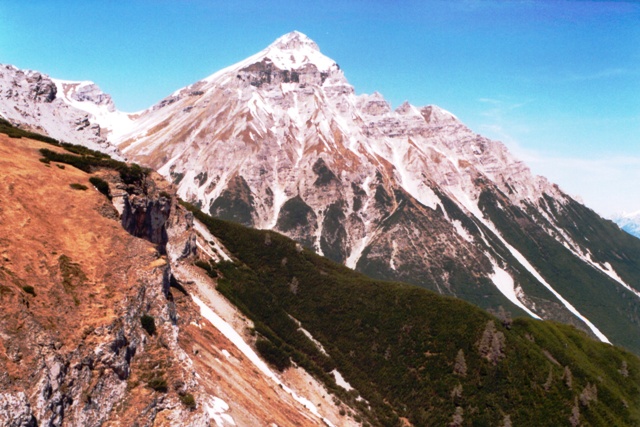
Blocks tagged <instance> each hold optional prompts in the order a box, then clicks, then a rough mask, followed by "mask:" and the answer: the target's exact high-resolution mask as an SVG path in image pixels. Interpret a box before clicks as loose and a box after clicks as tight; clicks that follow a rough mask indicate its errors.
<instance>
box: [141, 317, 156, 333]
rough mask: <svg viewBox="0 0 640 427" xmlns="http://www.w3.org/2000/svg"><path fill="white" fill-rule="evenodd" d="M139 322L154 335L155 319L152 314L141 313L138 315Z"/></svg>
mask: <svg viewBox="0 0 640 427" xmlns="http://www.w3.org/2000/svg"><path fill="white" fill-rule="evenodd" d="M140 324H141V325H142V329H144V330H145V331H147V333H148V334H149V335H155V333H156V319H154V317H153V316H150V315H148V314H143V315H142V317H140Z"/></svg>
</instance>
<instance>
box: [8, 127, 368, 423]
mask: <svg viewBox="0 0 640 427" xmlns="http://www.w3.org/2000/svg"><path fill="white" fill-rule="evenodd" d="M12 135H13V137H12V138H9V137H8V136H6V135H3V134H0V167H1V168H2V179H1V180H0V199H2V201H3V202H2V206H1V207H0V235H1V236H3V237H2V238H0V425H2V426H11V427H14V426H16V427H18V426H20V427H35V426H51V427H53V426H106V425H109V426H116V425H127V426H140V427H142V426H160V425H162V426H184V425H189V426H210V425H216V426H220V427H221V426H232V425H241V426H249V425H274V424H276V425H279V426H294V425H295V426H300V425H305V426H306V425H309V426H313V425H358V423H356V422H355V421H354V420H353V418H352V417H349V416H348V415H346V414H345V412H344V411H345V410H348V411H349V413H352V414H353V413H354V412H352V411H351V410H350V409H348V407H347V406H345V405H343V404H341V403H340V400H339V399H338V398H333V397H332V396H331V395H330V394H329V393H328V392H327V390H326V388H325V387H324V386H323V385H321V384H320V383H318V381H317V380H315V379H314V378H312V377H311V376H310V375H309V374H307V373H306V372H305V371H303V370H302V369H299V368H292V369H289V370H287V372H286V373H284V374H280V373H278V374H276V373H274V372H275V370H272V368H270V367H268V366H267V365H266V364H265V363H264V362H262V360H261V359H259V358H258V356H257V355H256V352H255V350H253V347H251V345H252V342H253V341H255V338H254V337H252V336H251V335H250V334H249V332H248V331H249V330H250V329H251V328H252V327H253V324H252V322H251V321H249V320H247V319H246V318H245V317H244V316H242V315H241V314H240V313H239V312H238V311H237V309H236V308H235V307H233V306H232V305H231V304H230V303H229V302H228V301H227V300H225V299H224V298H223V297H222V296H221V295H220V294H219V293H218V292H217V291H216V290H215V282H214V281H213V280H212V279H211V278H209V277H207V276H206V275H205V274H203V273H202V272H201V270H200V269H198V268H197V267H195V266H194V262H195V261H197V260H203V261H206V262H216V261H220V260H223V259H225V257H226V258H228V255H226V252H225V251H226V249H224V248H223V247H221V246H220V245H219V243H217V239H216V238H215V237H214V236H211V235H210V234H209V233H208V232H207V231H206V230H204V228H202V226H201V225H199V223H198V222H197V221H194V218H193V215H192V214H191V213H190V212H187V211H186V210H185V209H183V208H182V207H180V206H179V205H178V204H177V202H176V199H175V197H174V196H175V190H174V189H173V188H172V187H171V185H170V184H168V183H167V182H166V181H164V179H162V178H161V177H160V176H159V175H157V174H155V173H150V172H148V171H145V175H144V176H143V177H142V178H141V179H136V180H130V179H127V178H123V176H124V175H123V174H122V171H123V170H125V169H123V166H122V165H123V164H122V165H121V166H119V167H121V169H120V173H119V172H118V171H117V170H114V169H113V168H110V167H104V166H101V167H94V166H91V172H92V173H91V174H89V173H87V172H85V171H82V170H79V169H77V168H76V167H73V166H71V165H70V164H69V163H67V164H65V163H59V162H54V161H50V160H48V159H47V158H42V153H39V150H41V149H43V148H46V149H49V150H52V151H53V152H55V153H60V155H66V156H67V157H63V159H66V160H67V161H68V159H69V158H73V157H76V158H78V157H83V158H84V159H85V160H84V161H85V163H84V164H85V165H89V164H91V161H95V160H92V159H94V158H93V157H92V156H91V155H88V154H83V155H82V156H78V155H76V154H71V153H69V152H66V151H64V150H62V148H60V147H55V146H51V145H48V144H44V143H42V142H39V141H33V140H29V139H26V138H21V139H20V138H16V136H19V133H17V132H13V133H12ZM50 152H51V151H50ZM50 152H49V153H50ZM49 156H52V154H49ZM69 156H71V157H69ZM39 158H40V161H39ZM76 164H77V163H76ZM96 164H97V163H96ZM89 178H91V181H90V180H89ZM96 183H98V184H97V185H98V187H99V188H101V192H102V194H101V192H99V191H96V189H95V188H94V184H96ZM100 183H103V184H102V185H101V184H100ZM199 230H200V231H199ZM212 310H215V313H216V314H215V315H214V314H213V311H212ZM338 405H340V408H339V407H338ZM341 410H342V411H343V415H340V412H341Z"/></svg>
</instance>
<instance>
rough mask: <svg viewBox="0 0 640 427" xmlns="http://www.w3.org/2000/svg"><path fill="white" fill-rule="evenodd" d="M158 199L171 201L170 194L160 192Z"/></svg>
mask: <svg viewBox="0 0 640 427" xmlns="http://www.w3.org/2000/svg"><path fill="white" fill-rule="evenodd" d="M160 197H164V198H165V199H171V194H169V193H168V192H166V191H161V192H160Z"/></svg>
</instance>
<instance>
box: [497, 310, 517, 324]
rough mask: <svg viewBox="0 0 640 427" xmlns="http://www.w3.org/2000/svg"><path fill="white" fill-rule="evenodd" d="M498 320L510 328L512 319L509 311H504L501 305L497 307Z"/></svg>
mask: <svg viewBox="0 0 640 427" xmlns="http://www.w3.org/2000/svg"><path fill="white" fill-rule="evenodd" d="M497 316H498V320H500V323H502V326H504V327H505V328H507V329H511V325H512V324H513V319H511V313H510V312H508V311H506V310H505V309H504V307H503V306H500V307H498V315H497Z"/></svg>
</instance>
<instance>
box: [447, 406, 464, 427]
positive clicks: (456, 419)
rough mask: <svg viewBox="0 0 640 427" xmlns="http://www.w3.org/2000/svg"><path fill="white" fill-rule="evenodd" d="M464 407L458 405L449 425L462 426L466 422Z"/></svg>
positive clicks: (451, 426) (452, 426) (453, 426)
mask: <svg viewBox="0 0 640 427" xmlns="http://www.w3.org/2000/svg"><path fill="white" fill-rule="evenodd" d="M463 415H464V409H462V407H460V406H456V411H455V412H454V413H453V419H452V420H451V422H450V423H449V427H461V426H462V423H463V422H464V417H463Z"/></svg>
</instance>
